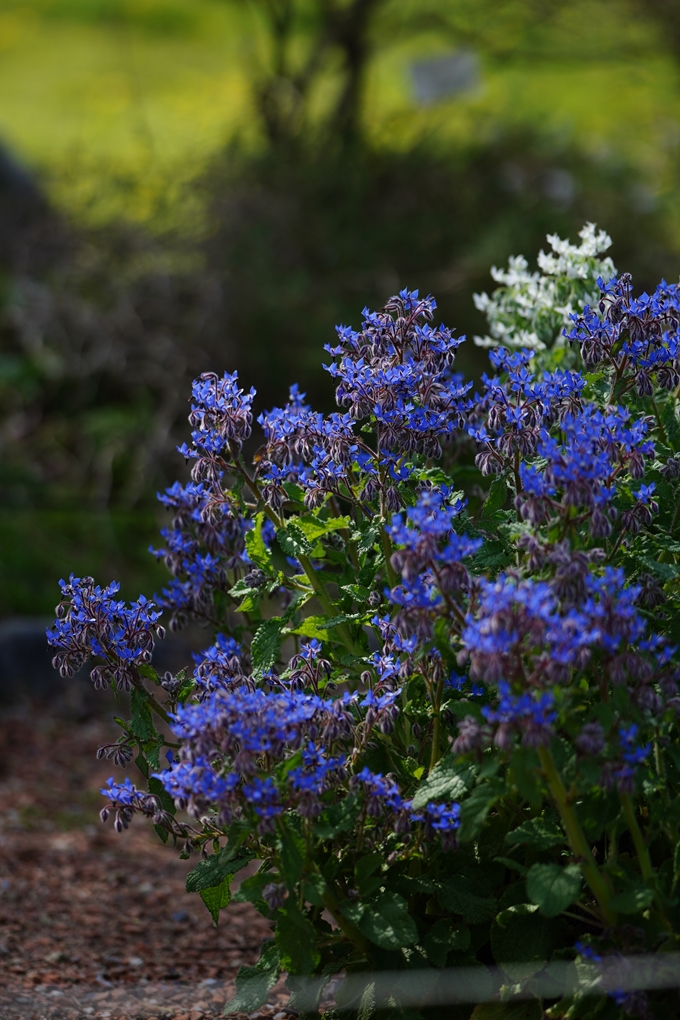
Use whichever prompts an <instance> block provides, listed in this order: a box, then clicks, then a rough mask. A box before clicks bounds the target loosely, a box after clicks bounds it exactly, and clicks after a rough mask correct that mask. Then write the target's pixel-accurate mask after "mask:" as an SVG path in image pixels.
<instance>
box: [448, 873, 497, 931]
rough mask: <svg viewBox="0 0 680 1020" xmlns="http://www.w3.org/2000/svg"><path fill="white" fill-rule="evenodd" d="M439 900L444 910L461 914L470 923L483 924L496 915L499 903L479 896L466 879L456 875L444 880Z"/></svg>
mask: <svg viewBox="0 0 680 1020" xmlns="http://www.w3.org/2000/svg"><path fill="white" fill-rule="evenodd" d="M439 902H440V904H441V906H442V907H443V908H444V910H450V911H451V912H452V913H453V914H460V916H461V917H462V918H463V920H464V921H467V922H468V923H469V924H482V923H483V922H484V921H490V920H491V918H492V917H494V916H495V914H496V911H497V909H498V905H497V903H496V901H495V900H494V899H490V898H488V897H485V896H477V895H476V894H475V893H473V892H470V889H469V888H467V887H466V883H465V879H464V878H463V876H461V875H455V876H454V877H453V878H448V879H446V881H444V882H442V884H441V887H440V889H439Z"/></svg>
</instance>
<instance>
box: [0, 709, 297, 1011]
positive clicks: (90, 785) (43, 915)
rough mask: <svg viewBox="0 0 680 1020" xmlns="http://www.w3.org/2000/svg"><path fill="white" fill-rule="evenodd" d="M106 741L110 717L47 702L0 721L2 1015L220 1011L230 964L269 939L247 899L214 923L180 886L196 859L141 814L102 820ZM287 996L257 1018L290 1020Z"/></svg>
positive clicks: (111, 729) (250, 956)
mask: <svg viewBox="0 0 680 1020" xmlns="http://www.w3.org/2000/svg"><path fill="white" fill-rule="evenodd" d="M114 738H115V726H114V724H113V723H112V722H108V721H106V720H105V719H103V718H97V717H92V716H90V717H89V718H87V719H85V720H82V719H81V720H80V721H75V720H74V719H73V718H69V717H68V713H66V714H65V713H63V712H62V713H61V714H60V712H59V709H58V706H56V707H55V705H54V704H52V705H51V706H42V707H41V706H35V705H34V706H23V707H22V708H21V709H17V708H15V709H13V710H12V711H11V712H9V713H8V712H6V713H5V714H4V715H3V716H2V718H0V1020H15V1018H17V1020H18V1018H22V1020H24V1018H25V1020H42V1018H50V1020H51V1018H55V1020H56V1018H60V1020H85V1018H87V1020H96V1018H100V1017H101V1018H111V1020H151V1018H156V1020H170V1018H172V1020H208V1018H213V1017H218V1016H222V1015H223V1009H224V1003H225V1002H226V1001H227V1000H228V999H229V998H230V996H231V995H232V993H233V988H234V978H235V976H236V972H237V970H238V968H239V967H240V966H241V965H243V964H246V965H251V964H253V963H254V962H255V961H256V960H257V958H258V956H259V949H260V945H261V942H262V940H263V939H265V938H268V937H271V932H270V930H269V928H268V926H267V923H266V921H265V920H264V918H262V917H261V916H260V915H259V914H257V913H256V912H255V911H254V910H253V909H252V908H251V907H250V905H248V904H233V903H232V904H231V905H230V906H229V907H228V908H227V909H226V910H224V911H223V912H222V915H221V917H220V922H219V926H218V928H217V929H215V928H214V927H213V926H212V923H211V920H210V917H209V915H208V912H207V911H206V909H205V907H204V906H203V903H202V902H201V900H200V898H199V897H198V896H197V895H189V894H187V893H186V892H185V890H184V881H185V877H186V873H187V871H188V870H190V869H191V868H192V867H193V866H194V865H195V863H196V861H195V860H193V861H181V860H179V859H178V850H176V849H175V850H173V848H172V847H168V846H164V845H163V844H162V843H160V841H159V840H158V839H157V837H156V836H155V833H154V832H153V829H151V827H150V826H148V825H147V824H145V822H144V820H143V819H135V821H134V822H133V824H132V826H131V827H130V829H128V830H127V831H126V832H123V833H122V834H121V835H118V834H116V832H115V831H114V830H113V827H112V825H111V821H109V822H108V823H107V824H106V825H104V824H103V823H102V822H101V821H100V820H99V809H100V807H101V806H102V804H103V798H102V797H101V795H100V793H99V789H100V787H101V786H102V785H103V784H104V782H105V781H106V779H107V778H108V776H110V775H111V774H115V773H116V770H115V769H114V768H113V767H112V766H111V763H110V762H108V761H97V760H96V757H95V755H96V751H97V748H98V747H99V746H100V745H101V744H102V743H106V742H108V741H110V740H111V739H114ZM135 771H136V770H135V769H134V767H133V766H131V767H130V768H129V769H128V770H127V772H128V773H129V774H130V775H131V777H132V778H133V780H134V776H133V773H134V772H135ZM124 774H125V773H119V776H122V775H124ZM286 1000H287V993H286V990H285V988H284V987H283V985H279V986H277V988H276V989H274V990H273V992H272V994H271V996H270V1000H269V1004H268V1005H267V1006H266V1007H262V1009H261V1010H259V1011H258V1012H257V1013H253V1014H251V1017H253V1018H256V1017H258V1016H259V1017H262V1018H264V1017H268V1018H276V1020H288V1018H290V1017H292V1016H294V1015H295V1014H294V1013H291V1012H289V1011H288V1010H286V1008H285V1002H286ZM235 1015H237V1016H239V1017H245V1014H235Z"/></svg>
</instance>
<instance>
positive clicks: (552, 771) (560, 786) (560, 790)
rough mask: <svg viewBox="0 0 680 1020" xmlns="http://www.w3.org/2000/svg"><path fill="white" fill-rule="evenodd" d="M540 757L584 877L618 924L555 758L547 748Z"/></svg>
mask: <svg viewBox="0 0 680 1020" xmlns="http://www.w3.org/2000/svg"><path fill="white" fill-rule="evenodd" d="M538 757H539V759H540V762H541V766H542V767H543V772H544V773H545V777H546V779H547V781H548V786H549V788H550V792H551V794H552V796H553V800H554V801H555V804H556V805H557V809H558V811H559V813H560V817H561V819H562V824H563V825H564V828H565V830H566V833H567V839H568V840H569V845H570V847H571V849H572V851H573V853H574V855H575V856H576V857H578V858H580V859H581V871H582V872H583V877H584V878H585V880H586V882H587V883H588V885H589V886H590V889H591V891H592V893H593V895H594V896H595V899H596V900H597V902H598V904H599V906H600V910H601V911H602V916H603V917H604V919H605V921H606V922H607V924H609V925H614V924H615V923H616V913H615V912H614V911H613V910H612V908H611V906H610V905H609V901H610V898H611V893H610V890H609V886H608V885H607V883H606V881H605V879H604V877H603V875H602V874H601V872H600V869H599V868H598V866H597V864H596V863H595V858H594V857H593V855H592V852H591V849H590V847H589V845H588V841H587V839H586V837H585V834H584V832H583V829H582V828H581V823H580V822H579V820H578V816H577V814H576V812H575V811H574V808H573V807H572V805H571V804H570V803H569V798H568V796H567V791H566V790H565V788H564V783H563V782H562V777H561V776H560V774H559V772H558V771H557V768H556V766H555V762H554V761H553V757H552V755H551V753H550V751H549V749H548V748H547V747H539V748H538Z"/></svg>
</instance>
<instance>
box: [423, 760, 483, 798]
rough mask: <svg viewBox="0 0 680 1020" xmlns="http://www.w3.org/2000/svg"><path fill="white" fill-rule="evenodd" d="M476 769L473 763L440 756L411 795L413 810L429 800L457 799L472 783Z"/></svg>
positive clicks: (462, 795)
mask: <svg viewBox="0 0 680 1020" xmlns="http://www.w3.org/2000/svg"><path fill="white" fill-rule="evenodd" d="M475 775H476V769H475V767H474V766H473V765H469V764H467V763H463V762H460V761H456V760H455V759H454V758H451V757H449V758H442V759H441V761H439V762H438V763H437V764H436V765H435V767H434V768H433V769H432V772H430V774H429V776H428V777H427V779H426V780H425V782H424V783H421V785H420V786H419V787H418V789H417V790H416V792H415V795H414V797H413V807H414V809H415V810H419V809H420V808H423V807H425V805H426V804H427V803H428V802H429V801H431V800H459V799H460V798H461V797H464V796H465V794H466V793H467V792H468V790H470V789H471V788H472V786H473V784H474V781H475Z"/></svg>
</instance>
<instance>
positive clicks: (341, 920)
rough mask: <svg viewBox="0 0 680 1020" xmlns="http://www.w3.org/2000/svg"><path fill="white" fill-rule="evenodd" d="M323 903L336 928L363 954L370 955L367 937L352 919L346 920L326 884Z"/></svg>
mask: <svg viewBox="0 0 680 1020" xmlns="http://www.w3.org/2000/svg"><path fill="white" fill-rule="evenodd" d="M323 905H324V907H325V908H326V910H327V911H328V913H329V914H332V916H333V918H334V920H335V921H336V923H337V925H338V928H339V929H340V931H341V932H342V934H343V935H344V936H345V938H347V939H349V941H350V942H351V943H352V944H353V945H355V946H356V947H357V949H358V950H359V951H360V952H361V953H363V954H364V955H365V956H370V945H369V942H368V939H367V938H365V937H364V935H362V933H361V932H360V931H359V929H358V928H357V926H356V925H355V924H354V923H353V922H352V921H348V920H347V918H346V917H343V915H342V912H341V911H340V907H339V905H338V901H337V899H336V897H335V895H334V893H333V892H332V890H331V889H330V888H329V887H328V886H326V890H325V892H324V894H323Z"/></svg>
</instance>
